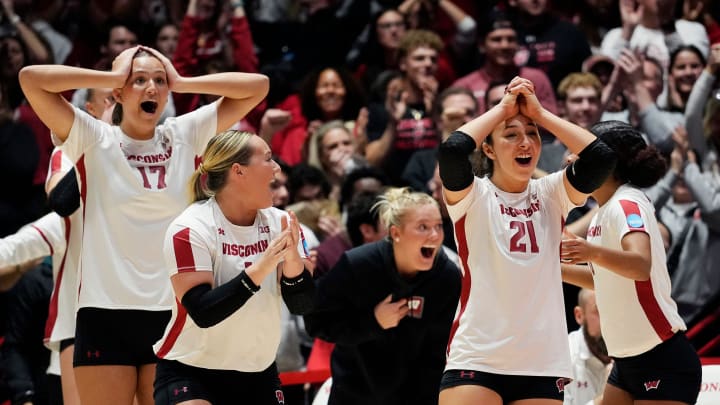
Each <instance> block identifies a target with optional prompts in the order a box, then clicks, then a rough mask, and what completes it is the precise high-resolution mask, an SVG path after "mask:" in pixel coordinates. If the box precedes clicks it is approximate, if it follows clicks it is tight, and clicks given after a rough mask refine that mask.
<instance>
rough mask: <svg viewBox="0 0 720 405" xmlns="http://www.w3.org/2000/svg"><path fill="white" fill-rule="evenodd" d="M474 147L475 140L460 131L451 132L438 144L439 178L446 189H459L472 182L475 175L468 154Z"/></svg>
mask: <svg viewBox="0 0 720 405" xmlns="http://www.w3.org/2000/svg"><path fill="white" fill-rule="evenodd" d="M475 148H476V145H475V140H474V139H473V138H472V137H471V136H470V135H468V134H466V133H463V132H460V131H455V132H453V133H452V134H450V136H449V137H448V139H446V140H445V142H443V143H442V144H440V149H439V150H438V162H439V163H440V179H442V182H443V186H444V187H445V188H446V189H448V190H450V191H460V190H464V189H465V188H467V187H468V186H470V185H471V184H472V182H473V178H474V177H475V176H474V175H473V171H472V165H471V164H470V159H469V156H470V154H471V153H472V152H473V151H474V150H475Z"/></svg>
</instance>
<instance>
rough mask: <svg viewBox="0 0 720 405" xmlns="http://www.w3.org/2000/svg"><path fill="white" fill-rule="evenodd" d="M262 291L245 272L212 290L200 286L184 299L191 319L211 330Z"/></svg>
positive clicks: (204, 285)
mask: <svg viewBox="0 0 720 405" xmlns="http://www.w3.org/2000/svg"><path fill="white" fill-rule="evenodd" d="M259 290H260V287H258V286H256V285H255V283H253V281H252V280H251V279H250V277H249V276H248V275H247V273H245V271H243V272H242V273H240V274H238V275H237V277H235V278H233V279H232V280H230V281H229V282H227V283H225V284H223V285H220V286H217V287H216V288H212V287H211V286H210V284H199V285H196V286H195V287H193V288H191V289H189V290H188V291H187V292H186V293H185V295H183V297H182V300H181V301H182V304H183V306H184V307H185V309H186V310H187V313H188V315H190V318H192V320H193V321H194V322H195V324H197V326H199V327H201V328H209V327H211V326H214V325H217V324H218V323H220V322H221V321H223V320H225V319H227V317H229V316H230V315H232V314H233V313H234V312H235V311H237V310H238V309H239V308H240V307H242V306H243V305H244V304H245V302H247V300H248V299H250V297H252V296H253V295H254V294H255V293H256V292H258V291H259Z"/></svg>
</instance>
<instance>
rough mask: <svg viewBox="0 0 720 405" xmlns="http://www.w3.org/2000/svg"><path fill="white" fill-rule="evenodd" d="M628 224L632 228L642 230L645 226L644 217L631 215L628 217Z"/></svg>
mask: <svg viewBox="0 0 720 405" xmlns="http://www.w3.org/2000/svg"><path fill="white" fill-rule="evenodd" d="M627 224H628V226H629V227H630V228H642V227H643V225H644V224H643V220H642V217H641V216H640V215H638V214H629V215H628V216H627Z"/></svg>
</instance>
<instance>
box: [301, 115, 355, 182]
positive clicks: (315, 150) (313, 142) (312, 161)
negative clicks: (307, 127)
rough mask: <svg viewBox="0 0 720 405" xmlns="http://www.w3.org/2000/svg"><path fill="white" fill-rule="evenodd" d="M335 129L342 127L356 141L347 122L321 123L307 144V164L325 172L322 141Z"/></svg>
mask: <svg viewBox="0 0 720 405" xmlns="http://www.w3.org/2000/svg"><path fill="white" fill-rule="evenodd" d="M333 129H342V130H343V131H345V132H346V133H347V134H348V135H349V136H350V140H352V141H353V143H354V142H355V140H354V139H353V137H352V132H351V131H350V130H349V129H348V128H347V127H346V126H345V123H344V122H342V121H340V120H333V121H329V122H327V123H325V124H323V125H321V126H320V128H318V129H317V130H316V131H315V132H313V133H312V134H310V137H309V138H308V145H307V154H308V156H307V164H309V165H310V166H314V167H317V168H318V169H320V170H322V171H323V172H325V167H324V166H323V163H322V158H321V156H322V147H323V146H322V141H323V138H325V135H327V133H328V132H330V131H331V130H333Z"/></svg>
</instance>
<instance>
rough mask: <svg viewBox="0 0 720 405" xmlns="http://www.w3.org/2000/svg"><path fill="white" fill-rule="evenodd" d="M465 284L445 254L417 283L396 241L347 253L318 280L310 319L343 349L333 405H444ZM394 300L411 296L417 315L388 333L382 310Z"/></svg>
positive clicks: (315, 330)
mask: <svg viewBox="0 0 720 405" xmlns="http://www.w3.org/2000/svg"><path fill="white" fill-rule="evenodd" d="M460 285H461V275H460V270H459V269H458V267H457V266H456V265H455V263H453V262H452V261H450V260H449V259H448V257H447V256H446V255H445V254H444V253H443V252H442V251H440V252H439V253H438V255H437V257H436V259H435V264H434V265H433V267H432V269H430V270H428V271H421V272H419V273H418V274H417V276H415V277H414V278H413V279H412V280H406V279H403V278H402V277H401V276H400V275H399V274H398V272H397V268H396V266H395V260H394V258H393V247H392V244H391V243H390V242H389V241H388V240H382V241H378V242H374V243H369V244H366V245H362V246H359V247H356V248H354V249H351V250H349V251H348V252H346V253H344V254H343V256H342V257H341V259H340V261H339V262H338V263H337V264H336V265H335V267H334V268H333V269H332V270H331V271H330V272H329V273H328V274H327V275H325V277H323V278H321V279H320V280H318V290H317V302H316V305H315V309H314V310H313V312H311V313H310V314H309V315H306V316H305V325H306V328H307V330H308V332H309V333H310V334H311V335H312V336H316V337H320V338H322V339H324V340H327V341H330V342H334V343H336V346H335V350H334V351H333V354H332V358H331V369H332V377H333V384H332V391H331V393H330V400H329V402H328V404H330V405H333V404H342V405H351V404H374V405H384V404H393V405H402V404H413V405H419V404H428V405H429V404H433V405H435V404H437V402H438V393H439V385H440V379H441V377H442V372H443V368H444V367H445V360H446V358H445V356H446V350H447V343H448V337H449V334H450V327H451V325H452V322H453V318H454V316H455V311H456V308H457V305H458V301H459V297H460ZM389 294H393V297H394V299H400V298H407V299H408V303H409V306H410V308H411V312H410V313H408V316H407V317H405V318H403V319H402V320H401V321H400V323H399V324H398V326H397V327H394V328H390V329H387V330H383V329H382V328H381V326H380V325H379V324H378V323H377V321H376V319H375V315H374V308H375V306H376V305H377V304H378V303H379V302H381V301H382V300H384V299H385V298H386V297H387V296H388V295H389Z"/></svg>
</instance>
